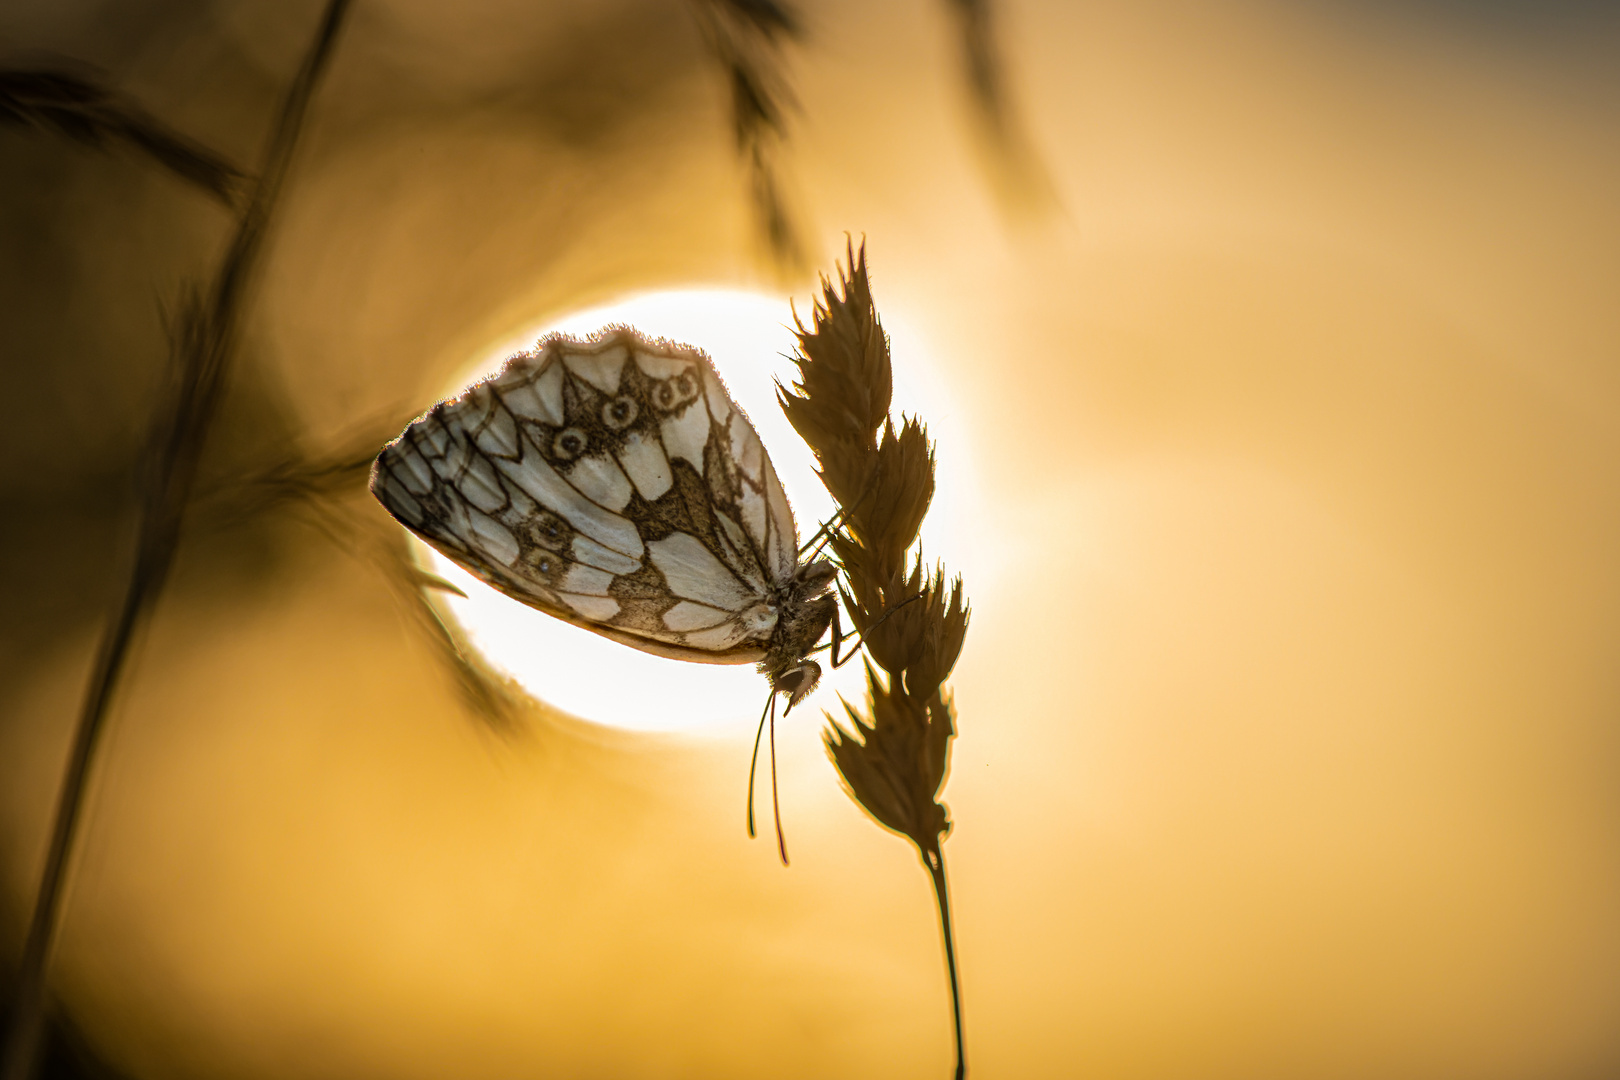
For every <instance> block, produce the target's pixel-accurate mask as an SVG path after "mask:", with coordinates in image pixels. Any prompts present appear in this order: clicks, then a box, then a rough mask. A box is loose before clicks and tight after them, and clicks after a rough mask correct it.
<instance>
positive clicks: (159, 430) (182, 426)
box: [0, 0, 349, 1080]
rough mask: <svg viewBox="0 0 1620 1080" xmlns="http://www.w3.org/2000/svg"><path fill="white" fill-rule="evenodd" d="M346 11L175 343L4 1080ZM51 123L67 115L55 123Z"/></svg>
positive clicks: (299, 79) (56, 831) (336, 12)
mask: <svg viewBox="0 0 1620 1080" xmlns="http://www.w3.org/2000/svg"><path fill="white" fill-rule="evenodd" d="M348 8H349V0H329V2H328V4H327V7H326V13H325V16H324V17H323V19H322V21H321V25H320V28H319V30H318V31H317V33H316V36H315V40H314V42H313V43H312V44H311V46H310V48H309V50H308V52H307V53H306V54H305V56H304V59H303V63H302V65H301V66H300V68H299V71H298V74H297V75H296V76H295V77H294V79H293V82H292V84H291V86H290V87H289V88H288V90H287V94H286V97H285V98H284V99H283V101H282V105H281V110H280V113H279V115H278V116H277V118H276V122H275V126H274V128H273V129H272V132H271V136H270V140H269V144H268V147H267V149H266V151H265V159H264V165H263V168H262V169H261V171H260V173H259V179H258V182H257V183H256V184H255V185H254V186H253V189H252V192H251V194H250V195H249V197H248V200H247V204H246V206H245V207H244V208H243V211H242V215H241V218H240V221H239V223H238V226H237V230H236V233H235V235H234V236H233V238H232V240H231V244H230V247H229V248H228V249H227V251H226V253H225V255H224V258H223V259H222V260H221V263H220V267H219V270H218V272H217V273H216V275H215V277H214V280H213V282H212V284H211V286H210V288H209V291H208V294H207V295H206V297H204V296H197V295H193V296H190V297H188V298H187V299H186V300H185V302H184V304H183V308H182V315H181V319H180V324H179V328H178V331H177V333H176V335H175V340H174V350H175V357H176V361H177V364H176V368H177V371H176V378H175V382H174V385H173V388H172V391H173V392H172V394H171V395H170V397H169V398H168V400H167V402H166V404H165V405H164V407H163V408H162V409H160V410H159V412H158V414H157V416H156V417H155V419H154V424H153V429H152V438H151V440H150V443H149V446H148V455H149V456H148V459H147V470H146V476H145V477H144V490H143V492H142V502H141V511H140V513H141V517H140V524H139V527H138V531H137V536H136V547H135V556H134V564H133V566H132V568H131V570H130V574H129V579H128V582H127V584H126V587H125V591H124V596H123V600H122V602H121V604H120V606H119V609H118V612H117V614H116V615H115V617H114V618H113V620H112V622H111V623H110V624H109V625H108V627H107V629H106V631H105V633H104V635H103V637H102V639H101V645H100V648H99V650H98V652H97V656H96V662H95V668H94V670H93V673H92V675H91V679H90V683H89V685H88V687H87V689H86V693H85V699H84V704H83V709H82V711H81V713H80V715H79V720H78V725H77V728H76V730H75V732H74V738H73V746H72V749H71V751H70V752H69V757H68V762H67V766H66V770H65V773H64V776H63V781H62V788H61V792H60V794H59V797H58V801H57V808H56V816H55V820H54V823H53V826H52V831H51V839H50V846H49V848H48V849H47V852H46V858H45V868H44V872H43V874H42V876H41V879H40V884H39V889H38V892H37V893H36V894H35V900H34V911H33V916H32V918H31V919H30V921H29V926H28V937H27V939H26V941H25V943H24V947H23V957H22V964H21V970H20V972H19V976H18V988H17V1000H16V1003H15V1004H14V1007H13V1012H12V1017H11V1023H10V1025H9V1027H8V1030H7V1037H6V1046H5V1059H4V1064H3V1069H0V1080H30V1078H31V1076H32V1074H33V1072H34V1069H35V1060H36V1057H37V1054H38V1051H39V1046H40V1041H41V1033H42V1029H43V1024H44V1012H45V1011H44V998H45V970H46V965H47V963H48V961H49V959H50V951H51V945H52V942H53V939H54V937H55V931H56V926H57V922H58V916H59V912H60V906H61V899H62V884H63V880H64V876H65V871H66V868H67V863H68V857H69V855H70V854H71V852H72V847H73V838H74V835H75V832H76V831H77V826H78V822H79V816H80V809H81V806H82V802H83V795H84V787H85V781H86V779H87V777H88V774H89V766H90V762H91V759H92V756H93V754H94V750H95V746H96V741H97V736H98V735H99V734H100V732H101V729H102V725H103V721H104V720H105V718H106V715H107V710H108V706H109V705H110V703H111V701H112V697H113V692H114V691H115V690H116V689H117V686H118V681H119V676H120V675H121V674H122V672H123V669H124V666H125V661H126V659H127V658H128V654H129V646H130V643H131V641H132V640H133V637H134V633H135V631H136V629H137V628H138V627H139V626H140V625H141V623H143V622H144V621H145V619H146V617H147V616H148V615H149V614H150V613H151V610H152V607H153V605H154V604H155V602H156V601H157V598H158V596H159V594H160V593H161V592H162V589H163V584H164V582H165V580H166V579H167V578H168V574H169V570H170V568H171V567H172V565H173V563H174V556H175V551H176V548H177V545H178V542H179V538H180V525H181V520H182V517H183V515H184V511H185V507H186V503H187V501H188V500H189V498H190V495H191V488H192V483H193V481H194V479H195V478H196V474H197V464H198V461H199V460H200V458H201V456H202V449H203V445H204V443H205V441H206V439H207V435H208V429H209V426H210V424H211V423H212V421H213V418H214V415H215V413H216V412H217V410H218V404H219V399H220V396H221V393H222V391H223V389H224V385H225V375H226V372H227V370H228V369H229V366H230V361H231V359H232V357H233V355H234V352H235V346H236V342H237V337H238V332H239V327H240V322H241V309H242V306H243V301H244V297H245V296H246V293H247V288H248V286H249V284H250V283H251V282H252V280H253V278H254V274H255V271H256V270H257V269H258V262H259V257H260V255H261V253H262V251H263V249H264V239H265V235H266V232H267V230H268V227H269V224H270V220H271V216H272V212H273V210H274V209H275V206H276V203H277V199H278V196H279V195H280V193H281V186H282V182H283V181H284V180H285V178H286V175H287V168H288V165H289V163H290V161H291V159H292V152H293V148H294V146H295V145H296V144H297V141H298V133H299V130H300V128H301V127H302V125H303V120H304V115H305V112H306V111H307V109H308V106H309V102H310V98H311V96H312V95H313V94H314V91H315V87H316V85H317V84H318V82H319V79H320V75H321V73H322V72H323V71H324V69H325V67H326V62H327V60H328V59H329V58H330V56H331V53H332V49H333V46H334V45H335V44H336V41H337V35H338V30H339V28H340V27H341V25H342V22H343V18H344V15H345V14H346V13H347V11H348ZM57 115H62V116H66V115H70V114H69V113H65V112H64V113H59V114H57ZM70 124H71V121H70Z"/></svg>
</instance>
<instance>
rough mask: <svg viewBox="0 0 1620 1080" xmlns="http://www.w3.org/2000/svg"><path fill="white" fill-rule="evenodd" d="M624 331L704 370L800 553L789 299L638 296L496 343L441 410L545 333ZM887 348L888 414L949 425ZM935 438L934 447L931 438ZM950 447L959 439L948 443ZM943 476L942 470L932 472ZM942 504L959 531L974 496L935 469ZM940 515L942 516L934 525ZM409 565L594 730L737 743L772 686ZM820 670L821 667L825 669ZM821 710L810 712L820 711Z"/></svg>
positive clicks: (850, 669)
mask: <svg viewBox="0 0 1620 1080" xmlns="http://www.w3.org/2000/svg"><path fill="white" fill-rule="evenodd" d="M613 324H625V325H629V326H633V327H635V328H636V329H638V330H640V331H641V332H642V333H644V334H647V335H649V336H655V337H662V338H667V339H669V340H671V341H675V342H680V343H683V344H689V345H694V346H696V347H698V348H700V349H702V350H704V351H705V352H706V353H708V354H709V356H710V357H711V358H712V359H713V361H714V365H715V368H716V369H717V370H718V371H719V373H720V376H721V378H722V379H724V380H725V383H726V387H727V389H728V390H729V391H730V393H731V396H732V398H733V399H734V400H735V401H736V403H737V404H738V405H739V406H741V408H742V409H743V411H744V412H745V413H746V414H747V415H748V418H749V420H750V421H751V422H752V423H753V425H754V427H755V429H756V430H757V431H758V432H759V436H760V439H761V440H762V441H763V443H764V445H765V448H766V451H767V453H769V454H770V457H771V461H772V463H773V464H774V465H775V466H776V470H777V474H778V475H779V476H780V478H781V480H782V486H783V488H784V489H785V490H786V492H787V496H788V499H789V501H790V502H791V503H792V506H793V512H794V516H795V518H796V519H797V523H798V527H799V533H800V537H801V540H803V539H805V538H808V537H809V536H810V535H811V534H813V533H814V532H815V531H816V530H817V528H819V527H820V523H821V522H823V521H826V520H827V519H828V518H829V517H830V516H831V514H832V513H833V503H832V500H831V499H830V498H829V497H828V495H827V493H826V491H825V490H824V489H823V488H822V487H821V484H820V482H819V481H818V480H817V479H816V476H815V471H814V469H815V460H814V458H813V456H812V455H811V454H810V452H809V450H808V448H806V446H805V445H804V443H803V442H802V441H801V440H800V439H799V437H798V435H797V433H796V432H794V430H793V428H792V427H791V426H790V425H789V424H788V422H787V420H786V418H785V417H784V416H783V415H782V412H781V409H780V408H778V407H777V404H776V381H777V380H778V379H780V380H782V381H783V382H784V383H785V382H788V381H790V380H791V378H792V376H793V373H794V368H793V365H792V363H791V362H790V361H789V360H788V357H789V356H790V355H791V354H792V352H793V346H794V335H793V331H792V329H791V327H792V325H793V315H792V311H791V309H790V307H789V305H788V303H787V301H786V300H784V299H779V298H776V297H769V296H764V295H760V294H756V293H749V292H741V291H734V290H720V289H703V290H681V291H671V292H656V293H643V294H640V295H637V296H633V297H629V298H626V299H624V300H621V301H619V302H617V303H613V304H609V305H606V306H602V307H596V308H591V309H589V310H584V311H578V312H575V313H573V314H571V315H568V316H566V317H565V318H562V319H556V320H551V321H547V322H545V323H540V324H536V325H534V326H532V327H530V328H528V329H526V330H524V331H523V332H521V333H519V334H516V335H514V336H513V337H512V338H510V339H508V340H507V341H505V342H502V343H501V344H500V346H499V347H497V348H494V349H492V350H491V351H490V352H489V353H488V354H487V355H486V356H484V357H482V358H480V359H479V360H478V361H477V362H476V363H475V364H473V365H471V366H470V367H469V368H468V369H467V370H465V371H464V372H462V373H461V375H460V376H459V377H458V378H457V379H456V381H455V383H454V384H453V385H451V386H448V387H446V388H445V396H447V397H448V396H452V395H454V394H457V393H459V392H460V391H461V389H462V388H463V387H465V386H467V385H468V384H469V383H472V382H474V381H476V380H478V379H480V378H482V377H484V376H486V375H489V374H491V373H493V372H495V371H497V370H498V369H499V368H500V367H501V365H502V364H503V363H504V361H505V359H506V358H507V357H508V356H510V355H511V354H513V353H515V352H517V351H519V350H521V349H525V348H528V347H530V346H532V345H533V344H534V342H535V341H536V340H538V339H539V338H540V337H543V336H544V335H546V334H549V333H552V332H557V331H560V332H563V333H567V334H571V335H574V336H578V337H583V336H586V335H589V334H592V333H594V332H596V331H598V330H600V329H601V328H603V327H604V326H608V325H613ZM885 329H887V330H888V331H889V334H890V338H891V341H892V342H893V353H894V367H895V400H896V404H897V405H900V406H905V407H908V411H909V409H910V408H915V409H916V411H919V412H921V413H922V414H923V415H925V416H929V417H945V416H950V415H952V410H950V409H949V407H948V405H947V404H944V403H942V400H941V390H940V388H939V387H938V386H937V381H938V380H937V379H929V378H927V377H924V378H918V377H917V376H918V375H919V374H925V373H926V371H927V363H926V359H925V357H924V356H923V355H922V351H921V350H920V349H919V348H917V347H916V345H917V342H916V339H915V338H914V336H913V335H911V334H909V333H906V332H905V331H904V330H903V329H897V327H896V326H894V325H891V324H890V322H889V320H888V319H887V318H886V319H885ZM936 437H937V433H936ZM951 438H952V441H953V442H952V444H953V445H955V439H956V436H955V435H954V434H953V435H952V436H951ZM940 464H941V465H942V466H944V465H945V464H946V462H945V461H943V460H942V461H941V463H940ZM939 487H940V492H941V495H942V497H941V498H940V499H938V500H937V501H936V506H935V509H934V512H933V513H931V514H930V520H931V521H936V522H939V521H941V520H942V519H946V518H955V517H957V516H958V515H959V514H960V513H961V511H962V508H963V503H964V498H965V496H966V494H967V492H968V491H969V490H970V489H971V485H970V484H965V483H963V482H962V478H960V477H957V478H955V481H954V482H953V479H952V478H951V477H950V476H949V475H947V474H946V473H945V472H944V471H943V469H942V471H941V476H940V485H939ZM941 511H944V513H943V514H942V513H941ZM953 534H954V535H957V536H960V535H961V531H960V530H953V529H950V528H948V527H947V528H945V529H939V528H935V529H932V530H930V529H929V528H927V527H926V526H925V529H924V540H923V543H924V549H925V550H926V551H927V552H928V554H929V557H930V558H933V557H936V556H940V557H944V558H946V559H947V561H949V562H950V563H951V564H952V565H953V566H960V565H961V563H960V556H961V554H962V553H961V552H960V551H958V550H957V548H958V547H959V546H960V545H953V544H952V543H951V542H950V537H951V536H952V535H953ZM412 542H413V544H414V545H415V549H416V554H417V557H418V559H420V560H421V561H422V562H423V563H424V564H425V565H426V566H428V567H429V568H430V569H431V571H432V572H433V573H435V574H437V575H439V576H440V577H442V578H444V579H445V580H447V581H450V582H452V583H453V584H455V585H456V586H458V587H459V588H461V589H462V590H463V591H464V592H465V593H466V594H467V595H466V597H465V598H461V597H457V596H453V595H448V594H438V595H439V596H440V597H442V599H440V600H438V601H437V602H439V603H441V604H442V605H443V606H444V608H445V609H446V611H447V612H448V614H449V615H450V616H451V617H452V618H454V619H455V621H456V622H458V623H459V624H460V625H461V627H462V629H463V630H464V631H465V633H466V635H467V638H468V639H469V641H470V643H471V644H472V645H473V646H474V647H475V648H477V649H478V650H479V651H480V652H481V653H482V654H483V655H484V657H485V658H486V659H487V660H488V661H489V662H490V663H492V664H493V665H494V666H495V667H496V668H498V669H499V670H501V671H502V672H504V673H506V674H508V675H510V676H511V677H512V678H513V679H514V680H516V681H517V682H518V684H519V685H521V686H522V687H523V688H524V689H525V690H527V691H528V692H529V693H531V694H533V695H534V696H535V697H536V698H538V699H540V700H542V701H544V702H546V703H548V704H550V705H553V706H555V707H557V708H559V709H562V710H563V711H565V712H568V713H571V714H573V715H575V716H578V717H581V718H583V719H586V720H590V721H593V722H595V723H599V724H604V725H609V726H612V727H618V728H626V729H632V730H640V731H665V732H696V733H710V734H717V735H718V734H726V735H731V734H736V733H738V732H741V731H751V730H752V726H753V724H754V723H755V722H756V721H757V720H758V717H759V710H760V708H761V706H762V705H763V704H764V702H765V695H766V693H767V683H766V682H765V680H764V678H763V677H762V676H761V675H760V674H759V673H758V672H756V671H755V670H754V668H753V667H752V665H737V666H731V665H714V664H695V663H690V662H687V661H682V660H670V659H665V658H663V657H658V656H652V655H650V654H647V653H643V652H640V651H638V650H636V649H633V648H630V647H628V646H626V645H622V644H619V643H618V642H614V641H610V640H608V639H607V638H603V637H600V636H598V635H596V634H593V633H591V632H589V631H588V630H582V629H580V628H578V627H575V626H571V625H569V624H567V623H565V622H562V621H561V620H558V619H555V618H552V617H551V616H549V615H546V614H544V613H543V612H540V611H537V610H535V609H533V608H529V607H526V606H524V605H523V604H521V603H519V602H517V601H515V600H512V599H510V598H509V597H506V596H504V595H502V594H501V593H499V592H497V591H495V590H494V589H492V588H490V587H489V586H488V585H485V584H484V583H483V582H481V581H479V580H477V579H476V578H474V577H473V576H472V575H470V574H468V573H467V572H466V571H465V570H462V569H461V568H460V567H459V566H457V565H456V564H455V563H453V562H452V561H451V560H449V559H447V558H445V557H444V556H443V555H440V554H439V553H438V552H436V551H434V550H432V549H431V548H429V547H428V546H427V545H426V544H424V543H422V542H421V541H419V540H414V539H413V541H412ZM823 666H824V667H825V666H827V665H823ZM863 686H864V683H863V681H862V677H861V671H860V665H859V664H858V663H857V664H849V665H846V666H845V667H844V668H842V669H839V670H836V671H834V670H828V671H827V673H826V676H825V677H824V678H823V680H822V684H821V687H820V689H818V690H817V691H816V693H815V694H814V695H812V697H811V699H810V700H809V701H808V702H807V703H806V705H805V706H801V707H809V708H817V707H823V706H826V705H829V704H836V701H835V698H834V697H833V696H832V695H834V694H837V693H839V692H842V693H843V694H844V695H845V696H846V697H850V698H852V699H854V698H858V697H860V696H861V695H862V694H863V693H864V690H863ZM818 699H819V700H818Z"/></svg>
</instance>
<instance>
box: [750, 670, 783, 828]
mask: <svg viewBox="0 0 1620 1080" xmlns="http://www.w3.org/2000/svg"><path fill="white" fill-rule="evenodd" d="M775 700H776V691H775V690H772V691H771V696H770V697H768V698H767V699H766V700H765V708H764V709H763V710H762V711H761V712H760V714H759V728H758V730H756V731H755V732H754V753H753V756H751V757H750V758H749V759H748V838H749V839H750V840H752V839H753V838H754V836H755V833H754V770H755V769H756V768H758V767H759V740H760V736H762V735H764V734H765V714H766V713H767V712H769V711H770V708H771V702H773V701H775ZM775 739H776V728H775V726H774V725H773V726H772V727H771V740H772V745H773V746H774V745H775ZM773 768H774V765H773ZM773 775H774V774H773Z"/></svg>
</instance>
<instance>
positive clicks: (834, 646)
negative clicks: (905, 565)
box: [822, 594, 922, 668]
mask: <svg viewBox="0 0 1620 1080" xmlns="http://www.w3.org/2000/svg"><path fill="white" fill-rule="evenodd" d="M921 599H922V595H921V594H918V595H917V596H911V597H907V598H906V599H904V600H902V601H900V603H898V604H896V605H895V606H894V607H892V608H890V609H889V610H888V611H885V612H884V613H883V614H882V615H879V616H878V617H877V620H876V621H875V622H873V623H872V625H871V626H868V627H867V628H866V629H867V630H872V629H874V628H875V627H878V626H881V625H882V623H883V620H884V619H887V618H888V617H889V616H890V615H893V614H894V613H895V612H897V611H899V610H900V609H901V608H903V607H905V606H906V605H907V604H909V603H911V602H912V601H914V600H921ZM832 636H833V639H832V641H831V642H829V643H828V644H826V645H823V646H822V648H823V649H829V650H831V652H832V657H831V659H830V661H829V662H830V663H831V664H832V666H833V667H835V668H838V667H843V666H844V665H845V664H847V663H849V662H850V661H851V660H853V659H855V654H856V653H858V652H860V651H861V635H860V634H851V635H850V636H849V637H850V640H852V641H854V642H855V646H854V648H852V649H850V650H849V652H847V653H845V654H844V658H843V659H842V660H840V659H839V658H838V648H839V646H840V645H842V644H843V643H844V635H843V628H842V625H841V624H840V623H839V621H838V609H837V608H833V615H832Z"/></svg>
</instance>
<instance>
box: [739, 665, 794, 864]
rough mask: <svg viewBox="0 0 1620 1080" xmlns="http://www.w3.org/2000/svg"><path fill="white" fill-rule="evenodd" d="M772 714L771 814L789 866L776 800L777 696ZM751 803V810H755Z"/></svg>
mask: <svg viewBox="0 0 1620 1080" xmlns="http://www.w3.org/2000/svg"><path fill="white" fill-rule="evenodd" d="M767 708H768V709H769V711H770V714H771V813H772V814H773V815H774V816H775V817H776V850H777V851H778V852H780V853H781V856H782V865H783V866H786V865H787V864H788V857H787V841H786V840H784V839H782V804H781V803H780V802H778V801H777V798H776V694H775V693H774V692H773V693H772V694H771V703H770V705H769V706H768V707H767ZM753 805H754V804H753V802H752V801H750V802H749V804H748V806H749V809H752V808H753Z"/></svg>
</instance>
